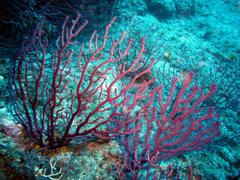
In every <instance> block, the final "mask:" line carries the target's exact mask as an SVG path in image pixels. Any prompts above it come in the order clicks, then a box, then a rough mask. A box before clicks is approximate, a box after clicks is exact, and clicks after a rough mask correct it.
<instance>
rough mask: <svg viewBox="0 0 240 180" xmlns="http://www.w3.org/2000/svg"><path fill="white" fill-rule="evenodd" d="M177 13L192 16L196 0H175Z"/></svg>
mask: <svg viewBox="0 0 240 180" xmlns="http://www.w3.org/2000/svg"><path fill="white" fill-rule="evenodd" d="M174 3H175V7H176V14H177V15H180V16H191V15H194V12H195V4H194V0H182V1H178V0H174Z"/></svg>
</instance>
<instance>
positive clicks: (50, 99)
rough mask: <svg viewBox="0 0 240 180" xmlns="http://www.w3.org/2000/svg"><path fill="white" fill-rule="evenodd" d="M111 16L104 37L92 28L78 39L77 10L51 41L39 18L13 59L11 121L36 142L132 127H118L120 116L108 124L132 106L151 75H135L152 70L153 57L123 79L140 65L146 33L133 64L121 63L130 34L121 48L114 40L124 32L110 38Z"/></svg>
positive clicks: (50, 144)
mask: <svg viewBox="0 0 240 180" xmlns="http://www.w3.org/2000/svg"><path fill="white" fill-rule="evenodd" d="M115 19H116V18H113V19H112V21H111V22H110V23H109V25H107V26H106V29H105V32H104V34H103V35H102V38H100V35H98V34H97V32H96V31H94V32H93V33H92V35H91V38H90V40H89V43H88V44H87V43H81V44H79V43H78V40H79V38H80V36H79V35H80V34H81V32H82V31H83V30H84V29H85V27H86V26H87V24H88V21H84V22H83V23H82V24H81V25H79V24H80V20H81V16H80V15H79V14H78V16H77V18H76V19H74V20H72V21H70V19H69V17H67V18H66V21H65V22H64V24H63V26H62V34H61V36H60V37H59V38H58V39H57V40H56V41H55V44H54V45H53V43H52V42H51V39H48V37H47V35H46V34H44V25H43V24H40V25H39V26H38V27H37V29H36V30H35V31H34V32H33V35H32V37H29V39H27V40H26V41H24V42H23V45H22V48H21V49H20V51H19V53H18V54H17V56H16V58H15V60H14V65H13V72H12V81H11V86H10V89H11V90H10V97H11V99H10V105H11V111H12V112H13V115H14V118H15V121H16V122H17V123H19V124H21V125H22V126H23V128H24V130H25V131H26V133H27V135H28V137H29V138H30V139H31V140H32V141H33V142H34V143H35V144H37V145H39V146H41V147H47V148H57V147H59V146H64V145H68V144H69V143H70V142H71V140H73V139H76V138H78V137H80V141H86V139H88V138H94V137H99V136H101V137H105V138H109V137H111V136H115V135H117V134H119V133H124V134H128V133H130V132H131V131H132V130H131V131H129V132H127V131H125V132H120V130H121V128H122V126H125V125H126V124H128V123H130V122H131V120H130V122H128V121H122V123H121V125H120V126H119V127H117V128H115V129H111V130H108V129H107V125H108V124H109V123H110V122H111V121H112V116H113V114H116V113H118V112H119V113H120V114H121V113H124V112H126V111H130V110H131V109H133V108H134V106H135V104H136V101H137V100H138V96H137V93H138V91H139V89H143V88H146V87H147V86H148V84H150V83H151V82H152V81H153V80H150V81H148V82H146V81H144V82H142V83H140V84H139V83H138V84H136V83H135V81H136V80H137V79H138V78H139V77H140V76H142V75H144V74H146V73H149V72H150V69H151V67H152V65H153V61H152V64H151V65H150V66H149V67H147V68H146V69H144V70H143V71H141V72H139V73H137V74H136V76H135V77H134V78H132V79H131V80H128V81H126V80H124V78H125V75H126V74H129V73H132V72H135V71H138V69H139V68H141V63H140V61H142V55H143V53H144V52H145V49H144V39H142V45H141V47H140V51H139V53H138V54H137V55H136V56H135V57H134V59H133V60H132V61H131V62H132V64H131V65H130V66H128V67H126V65H125V64H124V63H121V64H119V63H118V62H119V61H121V59H123V58H124V57H126V56H128V54H129V50H130V49H131V46H132V43H133V40H132V39H129V40H128V43H127V45H126V46H125V47H124V48H123V47H122V48H121V49H118V46H120V44H121V43H122V41H123V40H124V37H125V32H123V33H122V35H121V37H120V38H119V39H118V40H111V41H110V37H109V30H110V28H111V26H112V24H113V22H114V21H115ZM116 65H117V66H116ZM129 91H131V93H132V95H131V96H130V92H129ZM132 99H134V100H132ZM126 101H127V102H128V105H126ZM123 104H124V106H123ZM121 109H124V110H121Z"/></svg>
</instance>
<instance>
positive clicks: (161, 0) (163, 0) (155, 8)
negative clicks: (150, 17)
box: [148, 0, 176, 19]
mask: <svg viewBox="0 0 240 180" xmlns="http://www.w3.org/2000/svg"><path fill="white" fill-rule="evenodd" d="M148 8H149V12H150V13H152V14H154V15H155V16H156V17H157V18H158V19H165V18H169V17H172V16H174V15H175V13H176V7H175V3H174V1H173V0H151V1H149V4H148Z"/></svg>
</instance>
